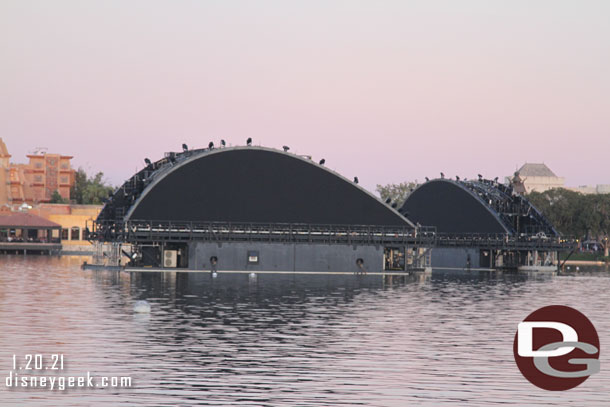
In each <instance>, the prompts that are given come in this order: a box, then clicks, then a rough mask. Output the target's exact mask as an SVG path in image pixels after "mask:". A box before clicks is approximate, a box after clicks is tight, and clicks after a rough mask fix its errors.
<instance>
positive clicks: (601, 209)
mask: <svg viewBox="0 0 610 407" xmlns="http://www.w3.org/2000/svg"><path fill="white" fill-rule="evenodd" d="M527 198H528V199H529V201H530V202H531V203H532V204H533V205H534V206H536V207H537V208H538V209H539V210H540V211H541V212H542V213H543V214H544V215H545V216H546V217H547V219H549V221H550V222H551V223H552V224H553V225H554V226H555V228H556V229H557V230H558V231H559V232H561V233H563V234H564V235H570V236H574V237H576V238H580V239H586V238H593V239H596V240H597V241H599V242H600V243H603V242H607V240H606V239H607V238H608V236H609V235H610V194H599V195H598V194H590V195H584V194H581V193H578V192H574V191H569V190H567V189H563V188H557V189H551V190H548V191H545V192H532V193H530V194H529V195H528V196H527ZM606 249H607V248H606Z"/></svg>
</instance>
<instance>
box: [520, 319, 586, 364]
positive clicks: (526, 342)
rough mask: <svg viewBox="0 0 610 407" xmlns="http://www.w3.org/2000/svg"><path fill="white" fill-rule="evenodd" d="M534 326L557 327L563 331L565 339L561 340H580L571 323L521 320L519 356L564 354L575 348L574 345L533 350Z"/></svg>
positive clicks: (557, 329)
mask: <svg viewBox="0 0 610 407" xmlns="http://www.w3.org/2000/svg"><path fill="white" fill-rule="evenodd" d="M534 328H547V329H555V330H556V331H559V332H561V335H562V336H563V339H562V340H561V341H560V342H578V334H577V333H576V331H575V330H574V328H572V327H571V326H570V325H566V324H563V323H561V322H548V321H533V322H521V323H519V327H518V328H517V333H518V335H519V346H518V350H519V356H522V357H548V358H550V357H555V356H563V355H567V354H568V353H570V352H572V351H573V350H574V347H573V346H563V347H561V348H557V349H555V350H546V351H544V350H533V349H532V347H533V346H534V335H533V332H534Z"/></svg>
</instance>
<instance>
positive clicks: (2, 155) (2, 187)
mask: <svg viewBox="0 0 610 407" xmlns="http://www.w3.org/2000/svg"><path fill="white" fill-rule="evenodd" d="M27 157H28V159H29V162H28V163H27V164H15V163H11V162H10V158H11V155H10V154H9V153H8V149H7V148H6V144H5V143H4V141H3V140H2V139H1V138H0V205H3V204H9V205H12V204H22V203H27V204H30V205H31V204H37V203H41V202H49V201H50V200H51V197H52V195H53V192H55V191H57V192H58V193H59V195H61V197H62V198H63V199H65V200H69V199H70V188H71V187H72V185H74V169H73V168H72V166H71V164H70V160H71V159H72V156H69V155H62V154H48V153H46V152H44V151H40V152H38V153H36V154H29V155H28V156H27Z"/></svg>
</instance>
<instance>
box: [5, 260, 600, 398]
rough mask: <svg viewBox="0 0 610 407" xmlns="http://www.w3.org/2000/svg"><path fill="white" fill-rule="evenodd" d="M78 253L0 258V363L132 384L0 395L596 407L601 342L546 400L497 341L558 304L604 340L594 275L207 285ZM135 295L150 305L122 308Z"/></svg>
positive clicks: (273, 278)
mask: <svg viewBox="0 0 610 407" xmlns="http://www.w3.org/2000/svg"><path fill="white" fill-rule="evenodd" d="M78 260H80V259H65V258H64V259H58V258H46V257H31V258H23V257H12V258H11V257H4V258H2V259H1V260H0V261H1V264H0V270H1V273H0V305H1V306H0V326H1V327H2V330H1V331H0V364H2V366H4V369H2V370H8V369H9V367H10V358H11V357H12V354H14V353H17V354H26V353H63V354H64V355H65V357H66V360H67V365H68V368H67V369H68V370H69V372H71V373H70V374H78V373H81V372H86V371H93V372H96V373H97V374H104V375H129V376H131V377H132V378H133V380H134V388H132V389H121V390H77V391H70V392H64V393H62V392H49V391H48V390H46V391H45V390H28V391H24V390H22V389H16V390H15V389H14V390H7V389H6V388H4V387H3V386H0V400H2V404H3V405H24V404H26V403H25V402H27V404H31V405H37V404H40V405H48V404H52V405H83V404H101V403H106V404H113V405H116V404H118V403H120V402H124V403H126V404H128V405H176V404H181V405H214V406H218V405H232V406H234V405H290V406H292V405H300V406H320V405H325V406H328V405H345V406H348V405H349V406H352V405H374V406H379V405H384V406H405V405H442V404H458V405H491V404H498V403H503V404H508V405H555V404H558V403H561V404H562V405H575V406H576V405H578V406H582V405H605V404H606V398H607V392H606V390H605V387H604V383H606V382H607V380H608V379H609V375H608V373H605V372H606V371H607V370H604V366H605V365H606V363H607V358H605V355H606V353H605V352H604V351H603V349H602V352H601V355H602V360H601V363H602V371H601V373H599V374H598V375H596V376H593V377H591V378H590V379H589V380H588V381H587V382H586V383H585V384H584V385H583V386H581V387H578V388H576V389H574V390H571V391H569V392H567V393H561V394H554V393H549V392H543V391H539V390H538V389H536V388H534V387H533V386H532V385H530V384H529V383H528V382H527V381H526V380H525V379H523V378H522V377H521V375H520V373H519V371H518V370H517V368H516V366H515V364H514V361H513V357H512V340H513V336H514V333H515V329H516V326H517V323H518V322H520V321H521V320H522V319H523V318H524V317H525V316H527V314H529V313H530V312H532V311H533V310H535V309H536V308H538V307H541V306H544V305H549V304H559V303H561V304H565V305H569V306H573V307H575V308H577V309H579V310H580V311H582V312H584V313H585V314H586V315H587V316H588V317H589V318H590V319H591V320H592V321H593V323H594V324H595V325H596V327H597V329H598V333H599V335H600V338H601V340H602V348H603V347H604V338H608V337H610V332H609V328H610V316H609V315H608V313H607V312H606V307H607V305H606V304H607V297H606V292H607V291H608V290H609V289H610V278H608V277H609V274H608V273H607V272H601V271H595V272H593V271H592V272H587V273H579V274H577V275H576V274H569V275H550V274H543V275H522V274H520V275H510V274H502V273H493V272H443V273H436V272H435V273H433V275H432V276H427V277H413V278H412V279H410V280H409V281H394V282H389V281H384V280H382V279H381V278H380V277H372V276H301V275H297V276H289V275H258V276H257V277H256V278H250V277H249V276H248V275H229V274H222V273H220V274H219V276H218V278H216V279H213V278H211V277H210V275H208V274H188V273H167V274H160V273H142V274H128V273H117V272H109V271H100V272H92V271H83V270H80V269H79V268H78V265H79V264H80V261H78ZM143 299H144V300H147V301H148V302H149V303H150V304H151V306H152V310H151V313H150V314H145V315H142V314H136V313H134V312H133V304H134V302H135V301H137V300H143ZM49 398H50V399H51V400H50V402H49V400H48V399H49ZM24 400H25V402H24Z"/></svg>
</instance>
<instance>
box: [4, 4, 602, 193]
mask: <svg viewBox="0 0 610 407" xmlns="http://www.w3.org/2000/svg"><path fill="white" fill-rule="evenodd" d="M0 61H1V63H0V137H2V139H3V140H4V141H5V143H6V144H7V147H8V149H9V152H10V153H11V154H12V155H13V161H15V162H25V161H26V157H25V155H26V154H27V153H28V151H30V150H32V149H34V148H35V147H47V148H48V150H49V152H58V153H62V154H70V155H73V156H74V157H75V158H74V160H73V162H74V165H75V166H76V167H78V166H82V167H84V168H85V169H87V170H88V171H91V172H93V171H103V172H104V173H105V174H106V176H107V179H108V180H109V181H110V182H112V183H113V184H115V185H117V184H120V183H122V182H123V181H124V180H125V179H127V178H128V177H130V176H131V175H132V174H133V172H134V171H135V170H136V169H140V168H142V167H143V165H144V162H143V159H144V157H150V158H151V159H157V158H159V157H161V156H162V154H163V153H164V152H165V151H171V150H175V151H178V150H180V149H181V145H182V143H183V142H184V143H187V144H188V145H189V146H192V147H204V146H207V144H208V142H209V141H214V142H215V143H216V144H218V143H219V141H220V139H221V138H222V139H225V140H227V142H228V143H231V144H234V145H235V144H244V143H245V140H246V138H247V137H252V138H253V139H254V143H255V144H262V145H265V146H269V147H276V148H281V147H282V145H288V146H290V147H291V151H293V152H296V153H299V154H309V155H312V156H313V157H314V159H316V160H318V159H320V158H325V159H326V161H327V165H328V166H329V167H331V168H333V169H335V170H337V171H338V172H340V173H341V174H343V175H344V176H346V177H348V178H352V177H353V176H358V178H359V179H360V181H361V184H362V185H363V186H365V187H366V188H368V189H370V190H374V187H375V184H377V183H382V184H385V183H390V182H401V181H411V180H415V179H417V180H420V181H422V180H423V179H424V177H425V176H428V177H431V178H433V177H437V176H438V174H439V172H441V171H443V172H444V173H445V174H446V175H447V176H451V177H453V176H455V175H456V174H457V175H460V176H461V177H468V178H470V177H474V176H476V174H477V173H481V174H484V175H485V176H486V177H488V178H493V177H495V176H499V177H500V178H503V177H504V176H506V175H509V174H511V173H512V172H513V171H514V170H515V168H516V167H517V166H520V165H521V164H523V163H524V162H544V163H546V164H547V165H548V166H549V167H550V168H551V169H552V170H553V171H554V172H555V173H556V174H557V175H559V176H564V177H565V178H566V184H567V185H572V186H575V185H583V184H589V185H595V184H602V183H605V184H610V166H609V165H608V151H610V2H605V1H587V2H562V1H536V2H531V1H460V2H455V1H411V2H403V1H355V0H353V1H302V2H284V1H258V2H248V1H206V2H204V1H154V0H149V1H131V2H122V1H99V2H80V1H61V0H60V1H54V2H45V1H28V0H20V1H6V0H5V1H3V2H2V3H0Z"/></svg>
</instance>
